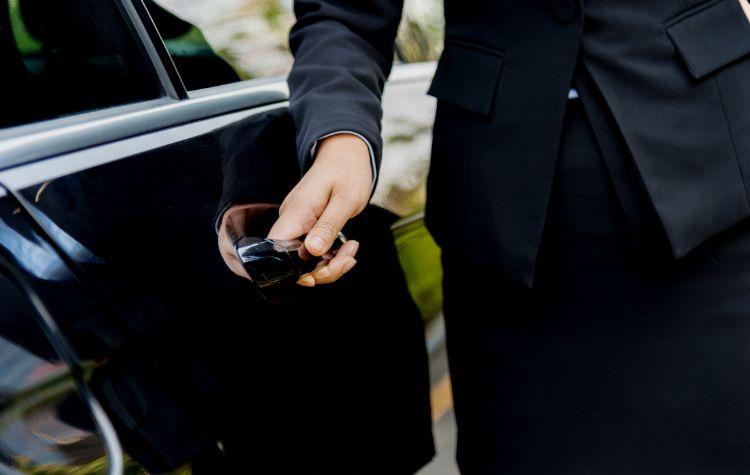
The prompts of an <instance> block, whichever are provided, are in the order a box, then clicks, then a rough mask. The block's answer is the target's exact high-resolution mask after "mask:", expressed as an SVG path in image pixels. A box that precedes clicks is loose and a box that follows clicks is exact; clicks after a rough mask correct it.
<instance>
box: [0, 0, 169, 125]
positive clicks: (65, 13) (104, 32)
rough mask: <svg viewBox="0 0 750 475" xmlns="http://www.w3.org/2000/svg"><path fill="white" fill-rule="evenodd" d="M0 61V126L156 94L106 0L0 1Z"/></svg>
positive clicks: (141, 58) (122, 21)
mask: <svg viewBox="0 0 750 475" xmlns="http://www.w3.org/2000/svg"><path fill="white" fill-rule="evenodd" d="M0 62H1V63H0V64H2V66H0V70H2V74H0V100H2V103H3V107H2V108H0V127H7V126H13V125H20V124H25V123H29V122H35V121H39V120H43V119H51V118H56V117H61V116H65V115H69V114H73V113H76V112H83V111H90V110H95V109H101V108H105V107H108V106H114V105H121V104H127V103H132V102H136V101H140V100H146V99H153V98H157V97H159V96H160V95H161V87H160V85H159V82H158V79H157V76H156V75H155V73H154V72H153V71H152V69H151V67H150V64H149V63H148V61H147V60H146V57H145V56H144V55H143V53H142V51H141V49H140V47H139V45H138V43H137V41H136V40H135V38H134V37H133V36H132V35H131V33H130V29H129V28H128V26H127V24H126V23H125V19H124V18H123V17H122V16H121V15H120V12H119V10H118V8H117V6H116V5H115V3H114V1H112V0H56V1H54V2H50V1H45V0H9V1H7V2H0Z"/></svg>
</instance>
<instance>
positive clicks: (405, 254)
mask: <svg viewBox="0 0 750 475" xmlns="http://www.w3.org/2000/svg"><path fill="white" fill-rule="evenodd" d="M393 235H394V238H395V240H396V248H397V249H398V253H399V259H400V260H401V267H402V268H403V269H404V274H405V275H406V281H407V284H408V286H409V291H410V292H411V295H412V297H413V298H414V301H415V302H416V303H417V306H419V310H420V311H421V312H422V317H423V318H424V319H425V321H429V320H430V319H432V318H434V317H435V316H437V315H438V314H439V313H440V312H441V310H442V308H443V289H442V280H443V270H442V266H441V264H440V248H439V247H438V246H437V244H436V243H435V241H434V240H433V239H432V236H430V233H429V232H428V231H427V228H425V226H424V221H423V220H421V219H420V220H418V221H415V222H412V223H409V224H406V225H404V226H397V227H396V229H395V230H394V232H393Z"/></svg>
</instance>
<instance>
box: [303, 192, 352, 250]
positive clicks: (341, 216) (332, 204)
mask: <svg viewBox="0 0 750 475" xmlns="http://www.w3.org/2000/svg"><path fill="white" fill-rule="evenodd" d="M355 208H356V207H355V206H354V204H353V202H352V200H347V199H344V198H343V197H342V195H341V194H334V195H333V196H331V200H330V201H329V202H328V205H327V206H326V208H325V209H324V210H323V213H322V214H321V215H320V218H318V220H317V221H316V222H315V224H314V225H313V226H312V229H310V231H308V234H307V238H305V247H306V248H307V250H308V251H310V253H311V254H313V255H315V256H321V255H323V254H325V253H326V252H327V251H328V249H330V248H331V246H332V245H333V241H334V240H335V239H336V236H338V234H339V232H341V228H343V227H344V224H346V221H347V220H348V219H349V218H350V217H351V216H352V215H353V214H354V211H355Z"/></svg>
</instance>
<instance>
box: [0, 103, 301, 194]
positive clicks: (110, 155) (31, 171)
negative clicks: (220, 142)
mask: <svg viewBox="0 0 750 475" xmlns="http://www.w3.org/2000/svg"><path fill="white" fill-rule="evenodd" d="M287 105H288V104H287V103H286V102H281V103H276V104H270V105H267V106H263V107H257V108H254V109H251V110H243V111H239V112H234V113H231V114H226V115H221V116H218V117H212V118H209V119H205V120H200V121H194V122H190V123H188V124H183V125H179V126H176V127H171V128H168V129H162V130H157V131H154V132H152V133H148V134H142V135H138V136H136V137H130V138H127V139H124V140H119V141H115V142H112V143H107V144H104V145H99V146H95V147H91V148H86V149H84V150H79V151H76V152H72V153H67V154H64V155H60V156H56V157H52V158H49V159H47V160H41V161H35V162H32V163H27V164H24V165H21V166H18V167H14V168H9V169H7V170H2V171H0V183H2V184H3V185H5V186H7V187H8V188H9V189H11V190H19V189H23V188H26V187H28V186H32V185H36V184H39V183H42V182H44V181H47V180H54V179H55V178H59V177H62V176H66V175H70V174H73V173H76V172H79V171H82V170H86V169H89V168H92V167H95V166H99V165H103V164H106V163H110V162H115V161H117V160H121V159H123V158H127V157H130V156H133V155H136V154H138V153H143V152H146V151H148V150H153V149H155V148H159V147H163V146H166V145H169V144H173V143H176V142H180V141H183V140H186V139H189V138H192V137H195V136H198V135H202V134H206V133H209V132H211V131H213V130H216V129H219V128H221V127H224V126H226V125H229V124H231V123H233V122H237V121H239V120H242V119H244V118H246V117H250V116H253V115H256V114H260V113H263V112H267V111H270V110H274V109H278V108H282V107H286V106H287Z"/></svg>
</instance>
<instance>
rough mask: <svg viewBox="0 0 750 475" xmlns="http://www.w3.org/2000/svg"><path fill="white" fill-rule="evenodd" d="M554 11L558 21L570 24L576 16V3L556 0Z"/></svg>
mask: <svg viewBox="0 0 750 475" xmlns="http://www.w3.org/2000/svg"><path fill="white" fill-rule="evenodd" d="M552 10H553V11H554V12H555V16H556V17H557V19H558V20H560V21H561V22H563V23H568V22H569V21H571V20H572V19H573V18H575V16H576V2H575V0H555V3H554V4H553V5H552Z"/></svg>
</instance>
